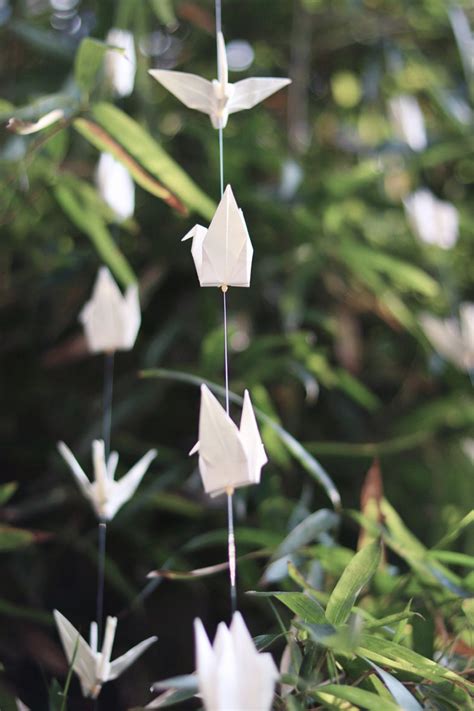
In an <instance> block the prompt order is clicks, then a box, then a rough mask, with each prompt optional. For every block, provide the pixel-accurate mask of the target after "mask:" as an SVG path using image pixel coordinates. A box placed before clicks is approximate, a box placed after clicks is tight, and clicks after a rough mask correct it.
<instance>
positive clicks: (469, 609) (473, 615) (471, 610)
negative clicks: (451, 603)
mask: <svg viewBox="0 0 474 711" xmlns="http://www.w3.org/2000/svg"><path fill="white" fill-rule="evenodd" d="M462 609H463V612H464V614H465V615H466V617H467V619H468V620H469V624H470V625H472V626H473V627H474V598H473V597H471V598H468V599H467V600H463V602H462Z"/></svg>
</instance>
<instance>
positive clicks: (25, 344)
mask: <svg viewBox="0 0 474 711" xmlns="http://www.w3.org/2000/svg"><path fill="white" fill-rule="evenodd" d="M222 5H223V28H224V36H225V39H226V42H227V51H228V60H229V68H230V81H238V80H239V79H241V78H244V77H247V76H277V77H278V76H289V77H291V79H292V81H293V83H292V85H291V86H290V88H289V90H287V89H285V90H283V91H281V92H279V93H278V94H275V95H274V96H273V97H271V98H270V99H269V100H267V101H266V102H265V103H264V104H263V105H259V106H258V107H256V108H255V109H253V110H252V111H247V112H241V113H239V114H236V115H235V116H232V117H231V118H230V120H229V124H228V126H227V128H226V130H225V134H224V136H225V180H226V182H228V183H231V185H232V187H233V190H234V193H235V195H236V197H237V201H238V203H239V205H240V207H242V209H243V211H244V214H245V218H246V221H247V225H248V227H249V232H250V235H251V238H252V242H253V245H254V248H255V255H254V262H253V273H252V284H251V288H250V289H249V290H247V289H231V290H230V291H229V294H228V306H229V323H230V378H231V389H232V390H233V391H234V392H235V393H237V394H240V395H241V394H242V393H243V389H244V388H248V389H249V390H250V392H251V395H252V399H253V402H254V404H255V405H256V406H257V407H259V408H260V409H261V410H262V411H263V412H265V413H266V414H268V415H270V416H271V417H272V418H273V419H274V420H275V421H276V422H278V423H280V424H281V425H282V426H283V427H284V429H285V430H286V431H288V432H289V433H291V435H292V436H293V437H295V438H296V439H297V440H298V441H299V442H300V443H302V444H303V445H304V448H305V449H304V453H303V455H302V459H303V461H301V458H300V460H298V459H296V458H295V457H294V456H292V454H291V452H290V451H289V450H288V447H287V446H286V445H285V443H284V441H283V440H282V438H281V437H280V436H279V435H278V433H275V431H274V430H273V429H272V428H271V427H269V426H268V425H263V426H262V433H263V438H264V441H265V445H266V449H267V453H268V456H269V460H270V461H269V464H268V465H267V466H266V467H265V469H264V471H263V476H262V483H261V485H260V486H259V487H254V488H249V489H246V490H242V491H240V492H239V493H238V495H237V496H236V525H237V529H238V536H237V541H238V550H239V553H240V554H245V553H249V552H252V551H258V550H261V549H271V548H272V547H273V546H274V545H275V544H276V543H278V541H280V540H281V539H282V538H283V537H284V535H285V534H286V533H287V532H288V531H289V530H291V528H293V527H294V526H295V525H296V524H297V523H298V522H299V521H301V520H303V519H304V518H305V516H307V515H308V513H310V512H313V511H316V510H318V509H319V508H321V507H328V508H331V500H330V498H328V491H332V492H333V502H334V501H336V499H337V495H336V494H335V493H334V492H335V491H336V489H337V491H338V492H339V495H340V498H341V501H342V505H343V507H344V509H351V508H358V507H359V498H360V491H361V487H362V484H363V482H364V479H365V476H366V473H367V471H368V469H369V468H370V466H371V465H372V463H373V461H374V459H377V460H378V461H379V463H380V471H381V474H382V481H383V487H384V491H385V494H386V496H387V498H388V499H389V500H390V502H391V503H392V505H393V506H394V507H395V508H396V509H397V511H398V513H399V514H400V516H401V517H402V518H403V519H404V521H405V522H406V524H407V525H408V526H409V528H411V530H412V531H413V532H414V533H415V534H416V535H417V536H418V537H419V538H420V539H421V540H422V541H423V542H424V543H426V544H428V545H429V544H433V543H434V542H435V541H436V540H437V539H439V538H440V537H441V535H442V534H443V531H444V530H445V528H446V526H447V525H449V523H450V522H451V521H453V520H457V519H458V518H459V517H460V516H462V515H463V514H464V513H466V511H467V510H468V509H469V508H470V507H471V506H472V501H473V492H474V488H473V466H472V465H473V459H474V432H473V424H474V399H473V392H472V384H471V380H470V373H471V375H472V372H473V370H474V336H473V334H474V313H473V309H472V307H471V308H470V307H469V305H468V304H469V302H470V301H474V284H473V279H472V275H473V267H472V258H473V253H474V239H473V233H474V227H473V225H474V221H473V211H474V209H473V200H472V197H473V193H472V185H473V182H474V153H473V148H474V139H473V131H472V126H473V114H472V99H473V96H474V94H473V92H474V75H473V71H474V70H473V66H472V56H473V46H474V45H473V43H474V40H473V37H472V34H471V27H472V23H473V22H474V7H473V5H472V3H471V2H465V3H458V4H448V3H446V2H444V1H443V0H419V2H417V3H413V2H410V1H409V0H396V1H395V0H393V1H392V0H271V1H270V0H259V2H254V1H252V0H223V2H222ZM111 30H112V33H111ZM117 30H121V32H117ZM87 37H93V38H97V39H100V40H103V41H106V42H108V43H109V44H110V45H113V46H118V47H122V48H123V49H124V50H125V51H124V53H123V54H119V53H117V52H112V51H109V52H107V53H106V55H105V57H104V56H102V54H101V55H100V57H99V58H98V61H96V57H95V55H94V56H93V52H92V53H91V55H90V56H86V57H85V58H84V57H83V58H82V60H79V59H78V48H79V46H81V42H82V41H83V40H84V38H87ZM82 46H84V45H82ZM215 54H216V49H215V34H214V6H213V2H211V1H210V0H140V1H137V0H115V1H112V0H102V1H101V2H94V1H93V0H49V1H48V0H16V1H13V0H0V87H1V92H0V93H1V95H0V120H1V122H2V123H1V125H2V128H1V131H0V180H1V190H0V226H1V242H0V329H1V338H0V359H1V360H0V379H1V385H2V388H1V399H2V407H1V408H0V442H1V446H0V458H1V470H0V471H1V478H2V482H3V483H8V482H16V485H15V486H16V488H14V487H10V489H9V490H8V492H9V493H8V495H9V496H10V498H8V496H7V492H6V490H5V489H2V491H3V494H2V498H3V499H4V501H3V505H2V508H1V509H0V517H1V521H2V523H1V526H0V552H1V555H2V561H1V562H2V576H1V579H0V616H1V624H0V660H1V661H2V663H3V665H4V672H3V682H2V684H4V687H5V688H7V687H8V688H9V689H11V690H14V691H15V692H16V693H17V695H19V696H21V698H22V700H23V701H24V703H26V704H27V705H28V706H29V707H31V708H32V709H34V710H35V711H40V710H42V709H47V708H48V687H49V684H50V681H51V679H52V678H53V677H57V678H59V679H61V680H63V679H64V675H65V673H66V670H67V665H66V662H65V660H64V657H63V654H62V650H61V648H60V644H59V640H58V637H57V634H56V631H55V628H54V626H53V623H52V617H51V611H52V609H53V608H59V609H60V610H61V612H63V613H64V614H65V615H66V616H67V617H68V618H69V619H70V620H71V621H72V622H73V623H74V624H75V625H76V626H77V627H78V628H79V629H81V630H82V631H85V630H87V627H88V623H89V621H90V620H91V619H92V618H93V616H94V614H95V595H96V566H97V554H96V537H97V533H96V524H95V519H94V516H93V513H92V512H91V510H90V507H89V505H88V503H87V502H86V501H85V500H84V499H83V498H82V497H81V495H80V493H79V491H78V489H77V487H76V485H75V482H74V481H73V479H72V477H71V475H70V472H69V471H68V470H67V468H66V465H65V464H64V462H63V461H62V460H61V459H60V457H59V455H58V454H57V452H56V442H57V441H58V440H64V441H65V442H66V443H67V444H68V445H69V446H70V447H71V449H72V450H73V451H74V453H75V454H76V455H77V457H78V459H79V460H80V461H81V463H82V465H83V467H84V469H85V470H86V471H87V472H90V471H91V459H90V457H91V452H90V446H91V441H92V439H93V438H94V437H96V436H100V433H101V418H102V411H101V408H102V383H103V367H104V364H103V359H102V357H101V356H91V355H90V354H88V352H87V349H86V344H85V340H84V337H83V334H82V330H81V326H80V324H79V323H78V314H79V312H80V310H81V308H82V306H83V305H84V303H85V301H86V300H87V299H88V298H89V296H90V293H91V289H92V286H93V283H94V280H95V276H96V273H97V270H98V268H99V266H100V265H101V264H103V263H106V264H107V265H108V266H109V267H110V268H111V270H112V271H113V273H114V275H115V277H116V279H117V281H118V283H119V284H120V285H121V286H122V287H125V286H126V284H127V283H129V282H130V281H131V279H132V278H133V275H135V276H136V278H137V279H138V280H139V284H140V293H141V303H142V311H143V317H142V318H143V321H142V327H141V330H140V333H139V336H138V339H137V343H136V345H135V348H134V349H133V350H132V351H130V352H126V353H119V354H118V355H117V357H116V363H115V365H116V368H115V384H114V408H113V430H112V448H113V449H116V450H117V451H118V452H119V454H120V465H119V471H120V472H121V473H124V472H126V471H128V469H129V467H130V466H131V465H132V464H133V463H135V461H136V460H138V459H139V458H140V457H141V456H142V455H143V454H144V453H145V451H146V450H147V449H149V448H150V447H157V448H158V450H159V456H158V458H157V459H156V461H155V462H154V463H153V464H152V466H151V468H150V471H149V472H148V473H147V475H146V476H145V478H144V480H143V483H142V485H141V486H140V488H139V491H138V493H137V494H136V495H135V497H134V498H133V500H132V501H131V502H130V503H129V504H127V505H126V506H125V507H124V508H123V510H122V511H120V512H119V514H118V515H117V517H116V518H115V519H114V520H113V521H112V523H111V524H110V526H109V533H108V559H107V568H106V592H105V609H106V612H107V613H109V614H115V615H118V616H119V626H118V633H117V638H116V652H117V653H119V652H123V651H125V649H128V648H129V647H130V646H131V645H133V644H135V643H137V642H138V641H140V640H141V639H143V638H144V637H146V636H149V635H150V634H157V635H158V636H159V642H158V643H157V644H156V645H155V646H154V647H153V648H152V649H151V650H150V651H148V652H147V653H146V655H145V656H144V657H143V658H142V659H141V660H140V661H139V662H138V663H137V664H136V665H135V666H134V667H133V668H131V669H130V670H129V671H128V672H127V673H126V674H124V676H123V678H121V679H120V680H119V681H118V682H116V683H114V684H111V685H109V686H107V687H105V688H104V691H103V694H102V695H101V701H100V708H101V709H104V710H105V709H116V710H117V709H126V708H129V707H130V706H138V705H140V704H144V703H146V702H147V701H149V700H150V698H151V697H150V694H149V692H148V689H149V686H150V684H151V683H152V682H153V681H156V680H158V679H160V678H164V677H167V676H168V677H169V676H174V675H176V674H183V673H190V672H191V671H192V670H193V668H194V660H193V647H192V620H193V618H194V617H195V616H200V617H201V618H203V619H204V620H205V621H206V624H207V626H208V629H210V630H211V631H212V629H213V628H214V627H215V625H216V624H217V622H219V621H220V620H221V619H227V618H228V615H229V602H228V592H227V575H226V573H225V572H224V573H219V574H216V575H214V576H211V577H208V578H198V579H195V580H192V581H188V580H170V579H166V578H164V577H161V578H159V579H156V580H154V581H152V583H151V584H150V581H148V580H147V578H146V575H147V573H148V572H149V571H151V570H154V569H163V568H167V569H170V570H173V571H190V570H193V569H196V568H200V567H203V566H209V565H214V564H217V563H222V562H223V561H225V559H226V543H225V530H226V528H225V527H226V509H225V501H223V500H221V499H219V498H218V499H216V500H210V499H208V498H207V497H206V496H205V495H204V493H203V490H202V485H201V482H200V477H199V473H198V471H197V468H196V467H197V460H196V458H188V455H187V453H188V451H189V450H190V449H191V447H192V446H193V444H194V443H195V441H196V434H197V425H198V410H199V390H198V387H197V385H196V384H197V383H198V382H199V381H200V379H201V378H206V379H208V380H210V381H212V382H215V383H218V384H222V381H223V365H222V364H223V332H222V312H221V299H220V297H219V294H218V293H217V291H216V290H214V289H200V288H199V284H198V280H197V277H196V274H195V270H194V265H193V262H192V258H191V254H190V249H189V243H185V244H181V242H180V240H181V238H182V236H184V235H185V234H186V233H187V232H188V230H189V229H190V228H191V227H192V226H193V225H194V224H195V223H196V222H199V223H201V224H204V225H207V224H208V223H209V220H210V217H212V214H213V210H214V203H215V202H216V201H217V200H218V198H219V180H218V166H219V164H218V144H217V132H216V131H215V130H214V129H213V128H212V126H211V124H210V122H209V120H208V118H207V117H206V116H205V115H203V114H199V113H197V112H193V111H190V110H188V109H186V108H185V107H184V106H183V105H182V104H181V103H180V102H179V101H178V100H177V99H175V98H174V97H173V96H171V95H170V94H169V93H167V92H166V91H165V90H164V89H163V88H162V87H161V86H160V85H158V84H157V83H156V82H155V81H154V80H153V79H152V78H151V77H150V76H149V75H148V74H147V70H148V69H149V68H165V69H177V70H180V71H190V72H193V73H196V74H200V75H201V76H204V77H206V78H208V79H211V78H212V77H214V76H215V75H216V67H215ZM110 105H114V107H115V109H114V108H112V109H110ZM51 112H59V113H55V114H53V115H51ZM122 112H124V113H125V114H127V115H128V116H129V117H130V119H131V120H132V121H133V125H132V124H129V123H124V122H123V120H122V118H123V114H122ZM45 116H46V117H49V118H47V119H46V121H45V122H44V123H45V125H44V126H42V125H38V124H37V123H36V122H37V121H38V120H40V119H42V118H43V117H45ZM12 119H13V120H12ZM48 123H49V125H48ZM101 152H109V153H112V154H113V155H115V157H120V159H121V163H119V164H118V167H117V164H116V163H114V162H113V161H112V162H111V163H110V162H109V164H108V165H105V166H102V168H103V170H102V172H101V171H98V164H99V159H100V155H101ZM170 158H171V159H172V161H174V162H172V163H169V162H167V161H169V159H170ZM123 165H125V166H126V168H127V170H128V172H125V173H124V171H123V169H122V166H123ZM130 174H131V175H132V177H133V178H134V181H132V180H131V179H130V177H129V176H130ZM163 186H164V187H163ZM447 319H448V320H447ZM143 371H145V373H143ZM175 371H177V372H178V375H177V374H176V372H175ZM183 374H184V375H183ZM144 375H147V377H144ZM188 376H195V377H196V381H195V382H193V381H192V378H189V377H188ZM180 378H181V380H180ZM234 414H235V416H236V417H237V416H239V409H238V408H236V410H235V412H234ZM311 457H314V458H315V460H317V462H319V463H320V464H321V465H322V467H324V469H325V470H326V472H327V474H328V475H329V477H330V479H331V480H332V482H333V484H334V488H333V489H331V488H330V487H329V488H328V487H327V488H326V490H325V489H324V487H323V486H321V485H320V482H319V481H318V478H317V475H315V474H314V471H313V474H311V472H310V471H308V469H311V467H313V470H314V464H313V463H314V461H315V460H313V459H311ZM7 499H8V500H7ZM12 528H13V529H14V530H12ZM339 540H340V542H342V543H343V544H344V545H347V546H349V547H351V546H354V545H355V544H356V542H357V530H356V527H355V524H354V523H351V521H350V520H349V519H345V518H343V519H342V525H341V527H340V530H339ZM473 543H474V541H473V539H472V535H471V536H470V537H469V535H467V534H466V535H465V536H464V538H463V539H462V541H461V544H462V546H463V548H462V549H463V550H465V551H466V552H470V553H473ZM265 560H266V559H265V557H264V556H263V557H255V558H250V559H248V560H245V561H243V562H242V563H241V565H240V568H239V576H240V598H241V601H240V604H241V607H242V609H243V610H244V611H245V613H246V616H247V620H248V623H249V626H250V627H251V628H252V629H253V631H254V632H255V634H263V633H264V632H267V631H268V629H269V628H270V626H271V625H272V624H273V618H272V615H271V611H268V609H267V607H265V606H264V605H263V604H262V602H261V601H259V600H258V599H255V598H251V597H249V596H246V595H245V594H244V591H245V590H249V589H255V588H256V587H257V586H258V585H265V584H267V585H269V584H270V582H268V580H267V583H265V580H263V581H262V575H263V573H264V569H265ZM277 577H278V576H277ZM69 707H70V708H71V709H91V708H93V704H92V703H91V702H87V701H84V700H82V699H81V696H80V691H79V686H78V685H77V681H76V680H73V683H72V686H71V694H70V705H69ZM183 708H184V705H183Z"/></svg>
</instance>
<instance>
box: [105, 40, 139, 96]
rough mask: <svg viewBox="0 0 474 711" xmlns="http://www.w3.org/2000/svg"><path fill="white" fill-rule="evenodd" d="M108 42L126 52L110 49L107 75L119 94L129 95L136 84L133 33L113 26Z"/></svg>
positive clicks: (106, 65)
mask: <svg viewBox="0 0 474 711" xmlns="http://www.w3.org/2000/svg"><path fill="white" fill-rule="evenodd" d="M106 42H107V44H110V45H112V46H114V47H119V48H120V49H123V50H124V52H123V53H121V52H117V51H116V50H109V51H108V52H107V53H106V55H105V64H104V69H105V76H106V78H107V81H108V83H109V84H110V86H111V88H112V89H113V91H114V93H115V94H116V95H117V96H120V97H122V96H129V95H130V94H131V93H132V91H133V86H134V84H135V73H136V71H137V57H136V54H135V43H134V40H133V34H132V33H131V32H128V31H127V30H120V29H118V28H116V27H113V28H112V29H111V30H109V32H108V34H107V37H106Z"/></svg>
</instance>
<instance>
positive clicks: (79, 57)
mask: <svg viewBox="0 0 474 711" xmlns="http://www.w3.org/2000/svg"><path fill="white" fill-rule="evenodd" d="M108 50H110V51H114V52H121V53H123V49H120V48H118V47H111V46H110V45H108V44H106V43H105V42H101V41H100V40H98V39H94V38H93V37H85V38H84V39H83V40H82V42H81V44H80V45H79V49H78V50H77V54H76V59H75V62H74V78H75V80H76V83H77V85H78V87H79V89H80V90H81V91H83V92H85V93H89V92H90V90H91V89H92V88H93V86H94V83H95V79H96V76H97V74H98V72H99V69H100V67H101V65H102V60H103V58H104V54H105V53H106V52H107V51H108Z"/></svg>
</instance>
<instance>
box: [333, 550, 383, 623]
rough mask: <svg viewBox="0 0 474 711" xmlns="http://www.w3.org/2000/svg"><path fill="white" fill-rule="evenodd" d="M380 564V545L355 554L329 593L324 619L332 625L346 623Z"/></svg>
mask: <svg viewBox="0 0 474 711" xmlns="http://www.w3.org/2000/svg"><path fill="white" fill-rule="evenodd" d="M379 562H380V544H379V543H371V544H370V545H368V546H365V547H364V548H362V549H361V550H360V551H359V552H358V553H356V554H355V556H354V557H353V559H352V560H351V562H350V563H349V565H348V566H347V568H346V569H345V570H344V572H343V574H342V576H341V577H340V579H339V581H338V582H337V584H336V587H335V588H334V590H333V591H332V593H331V596H330V598H329V601H328V604H327V607H326V617H327V619H328V620H329V622H331V623H332V624H334V625H341V624H344V622H346V621H347V618H348V617H349V615H350V614H351V610H352V608H353V606H354V604H355V601H356V599H357V597H358V595H359V593H360V592H361V590H362V589H363V588H364V587H365V586H366V585H367V583H368V582H369V580H370V579H371V578H372V576H373V575H374V573H375V571H376V570H377V568H378V565H379Z"/></svg>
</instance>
